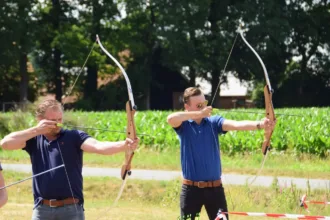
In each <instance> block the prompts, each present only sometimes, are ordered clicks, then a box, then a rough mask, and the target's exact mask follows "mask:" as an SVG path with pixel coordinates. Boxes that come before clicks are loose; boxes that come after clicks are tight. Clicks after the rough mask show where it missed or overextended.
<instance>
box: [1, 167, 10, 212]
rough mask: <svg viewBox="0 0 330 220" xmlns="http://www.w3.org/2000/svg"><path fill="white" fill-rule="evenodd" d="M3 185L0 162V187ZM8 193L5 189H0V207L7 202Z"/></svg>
mask: <svg viewBox="0 0 330 220" xmlns="http://www.w3.org/2000/svg"><path fill="white" fill-rule="evenodd" d="M4 186H5V180H4V178H3V176H2V167H1V163H0V188H1V187H4ZM7 200H8V195H7V191H6V189H2V190H1V189H0V208H1V207H2V206H4V205H5V204H6V203H7Z"/></svg>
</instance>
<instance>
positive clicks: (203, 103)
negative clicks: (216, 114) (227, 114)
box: [196, 100, 209, 109]
mask: <svg viewBox="0 0 330 220" xmlns="http://www.w3.org/2000/svg"><path fill="white" fill-rule="evenodd" d="M207 103H209V101H207V100H205V101H204V102H201V103H199V104H197V105H196V107H197V108H198V109H202V108H204V107H205V106H207Z"/></svg>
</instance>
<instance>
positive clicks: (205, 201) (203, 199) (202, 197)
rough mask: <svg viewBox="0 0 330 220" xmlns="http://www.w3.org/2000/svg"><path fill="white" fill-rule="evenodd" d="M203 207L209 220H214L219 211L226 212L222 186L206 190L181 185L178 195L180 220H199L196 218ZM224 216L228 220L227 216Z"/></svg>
mask: <svg viewBox="0 0 330 220" xmlns="http://www.w3.org/2000/svg"><path fill="white" fill-rule="evenodd" d="M203 205H204V206H205V210H206V212H207V215H208V217H209V219H210V220H214V219H215V218H216V216H217V214H218V211H219V209H221V210H222V211H223V212H227V211H228V209H227V201H226V197H225V192H224V188H223V187H222V185H221V186H219V187H208V188H198V187H196V186H188V185H182V189H181V195H180V208H181V218H180V219H182V220H185V219H189V220H190V219H191V220H195V219H196V220H197V219H199V218H198V216H199V214H200V212H201V210H202V206H203ZM226 216H227V218H228V215H226ZM228 219H229V218H228Z"/></svg>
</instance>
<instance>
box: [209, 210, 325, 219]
mask: <svg viewBox="0 0 330 220" xmlns="http://www.w3.org/2000/svg"><path fill="white" fill-rule="evenodd" d="M226 214H229V215H242V216H257V217H271V218H293V219H307V220H330V216H319V215H315V216H312V215H300V214H277V213H262V212H221V211H219V212H218V215H217V217H216V218H215V220H220V219H222V220H227V218H226Z"/></svg>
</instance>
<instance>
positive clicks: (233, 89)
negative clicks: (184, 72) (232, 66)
mask: <svg viewBox="0 0 330 220" xmlns="http://www.w3.org/2000/svg"><path fill="white" fill-rule="evenodd" d="M196 81H197V84H199V85H200V86H201V88H202V90H203V92H204V93H205V94H209V93H211V85H210V83H208V82H206V81H205V80H202V79H200V78H198V79H197V80H196ZM247 91H248V84H247V83H245V82H243V83H242V82H240V81H239V79H238V78H236V77H235V76H234V75H232V74H230V73H229V75H228V83H227V84H223V85H221V86H220V96H246V95H247Z"/></svg>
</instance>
